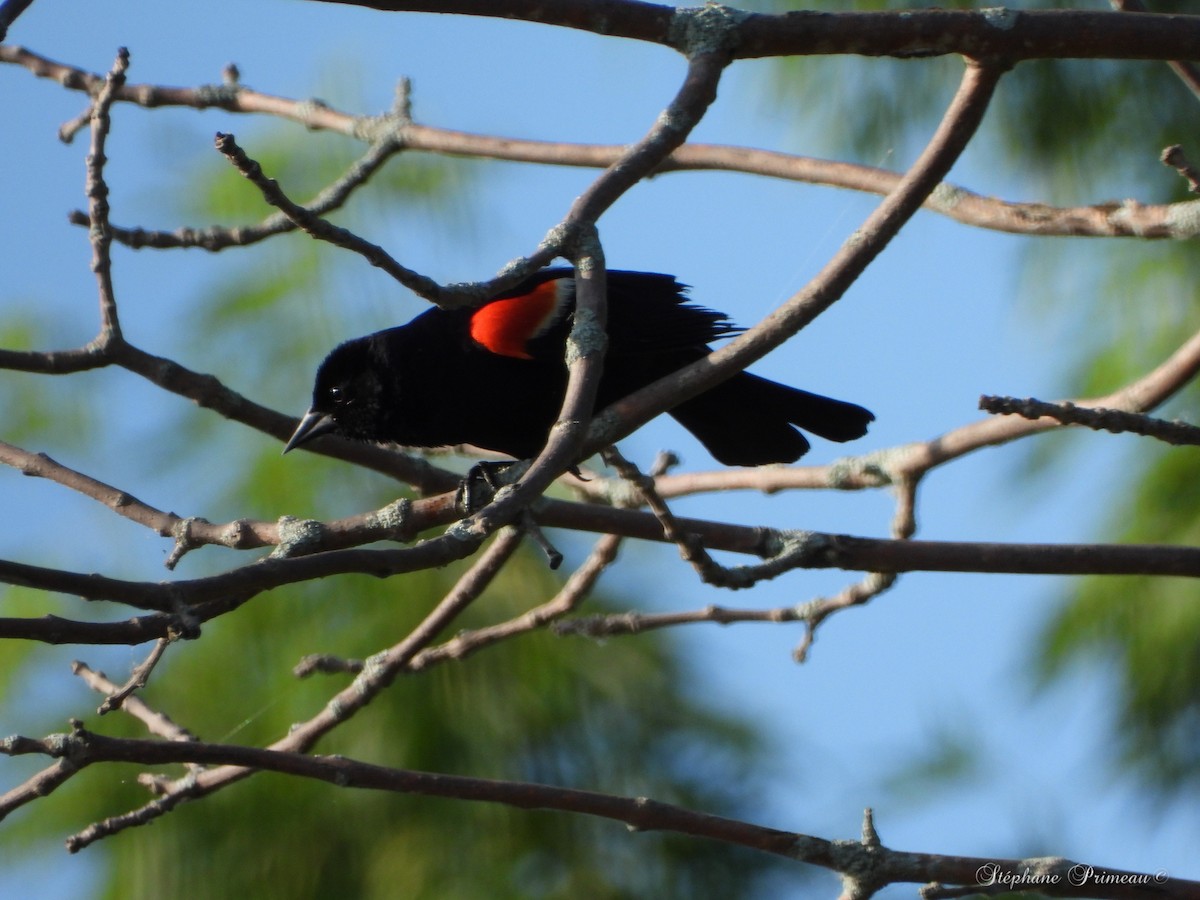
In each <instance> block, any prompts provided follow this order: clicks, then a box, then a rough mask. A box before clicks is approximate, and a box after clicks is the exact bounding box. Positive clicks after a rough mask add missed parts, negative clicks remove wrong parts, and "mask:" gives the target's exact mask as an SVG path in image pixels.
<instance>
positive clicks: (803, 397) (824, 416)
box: [671, 372, 875, 466]
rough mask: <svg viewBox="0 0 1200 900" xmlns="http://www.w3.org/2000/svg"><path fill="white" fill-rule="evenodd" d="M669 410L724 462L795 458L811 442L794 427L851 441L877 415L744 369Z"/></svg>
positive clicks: (760, 462)
mask: <svg viewBox="0 0 1200 900" xmlns="http://www.w3.org/2000/svg"><path fill="white" fill-rule="evenodd" d="M671 415H672V416H674V417H675V419H676V420H677V421H678V422H679V424H680V425H682V426H683V427H684V428H686V429H687V430H688V431H690V432H691V433H692V434H694V435H695V436H696V437H697V438H698V439H699V441H700V443H702V444H703V445H704V446H705V448H706V449H707V450H708V452H709V453H711V454H712V455H713V457H714V458H715V459H716V460H717V461H718V462H721V463H724V464H725V465H727V466H761V465H765V464H767V463H789V462H795V461H796V460H797V459H799V458H800V457H801V456H803V455H804V453H805V452H807V450H808V448H809V443H808V440H807V438H805V437H804V435H803V434H801V433H800V432H799V431H797V430H796V428H803V429H804V430H805V431H809V432H811V433H813V434H815V435H817V436H818V437H822V438H825V439H826V440H830V441H838V442H841V441H852V440H854V439H855V438H860V437H862V436H863V435H864V434H866V433H867V425H868V423H870V422H871V421H872V420H873V419H874V418H875V416H874V415H872V413H871V412H870V411H868V410H866V409H863V408H862V407H861V406H857V405H855V404H853V403H846V402H845V401H843V400H834V399H832V398H830V397H822V396H821V395H820V394H811V393H809V392H808V391H802V390H799V389H798V388H791V387H788V386H786V385H783V384H778V383H777V382H774V381H768V380H767V379H765V378H759V377H758V376H757V375H751V374H749V373H746V372H743V373H742V374H740V375H735V376H734V377H733V378H730V379H729V380H728V381H724V382H722V383H721V384H719V385H717V386H716V387H715V388H712V389H711V390H708V391H705V392H704V393H703V394H700V395H699V396H698V397H693V398H692V399H691V400H688V401H687V402H686V403H682V404H680V405H679V406H677V407H675V408H674V409H673V410H671ZM793 426H794V427H793Z"/></svg>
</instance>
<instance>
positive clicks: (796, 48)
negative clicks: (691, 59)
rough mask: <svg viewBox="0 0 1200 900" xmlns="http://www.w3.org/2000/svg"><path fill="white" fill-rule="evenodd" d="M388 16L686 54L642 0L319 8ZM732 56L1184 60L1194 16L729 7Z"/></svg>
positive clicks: (418, 0)
mask: <svg viewBox="0 0 1200 900" xmlns="http://www.w3.org/2000/svg"><path fill="white" fill-rule="evenodd" d="M321 2H333V3H344V4H347V5H352V6H365V7H369V8H371V9H378V10H386V11H392V12H438V13H458V14H461V15H469V16H492V17H501V18H505V19H521V20H523V21H527V22H538V23H541V24H545V25H558V26H561V27H565V28H578V29H582V30H585V31H591V32H593V33H595V34H598V35H604V36H607V37H621V38H629V39H632V40H639V41H648V42H651V43H656V44H661V45H663V46H667V47H672V48H675V49H678V50H680V51H684V50H685V49H686V47H687V39H686V36H687V34H688V32H689V28H688V25H689V24H690V23H691V22H692V21H693V20H694V19H695V17H696V15H697V13H698V11H697V10H695V9H688V8H681V9H678V10H677V9H673V8H671V7H666V6H659V5H657V4H651V3H644V2H640V0H602V2H597V3H587V4H580V3H577V2H575V0H549V2H543V0H516V2H508V3H504V4H502V5H497V4H495V3H491V2H487V0H321ZM720 9H721V10H723V11H726V12H727V16H726V17H727V18H730V19H732V20H733V21H734V22H735V23H736V24H735V31H734V36H735V39H736V43H735V58H737V59H753V58H759V57H765V56H809V55H822V56H828V55H835V54H848V53H849V54H856V55H861V56H896V57H900V58H902V59H907V58H912V57H926V56H944V55H951V54H952V55H957V56H968V57H973V58H976V59H981V58H1003V59H1008V60H1010V61H1012V62H1017V61H1019V60H1023V59H1052V58H1055V59H1163V58H1169V59H1190V58H1191V57H1193V56H1194V55H1195V51H1196V47H1197V46H1198V45H1200V17H1197V16H1182V15H1147V14H1140V13H1129V14H1125V15H1122V16H1120V18H1118V17H1117V15H1116V14H1115V13H1109V12H1090V11H1080V10H1028V11H1019V10H1015V9H1005V8H994V9H984V10H978V11H959V10H941V9H913V10H903V11H902V12H901V11H896V12H892V11H888V12H835V13H823V12H821V13H819V12H810V11H795V12H787V13H780V14H778V15H768V14H765V13H743V12H740V11H737V10H734V9H731V8H728V7H720Z"/></svg>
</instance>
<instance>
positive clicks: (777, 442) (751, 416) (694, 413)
mask: <svg viewBox="0 0 1200 900" xmlns="http://www.w3.org/2000/svg"><path fill="white" fill-rule="evenodd" d="M685 290H686V288H685V286H684V285H681V284H679V283H678V282H677V281H676V280H675V278H674V277H673V276H671V275H656V274H653V273H649V272H622V271H609V272H608V325H607V331H608V338H609V342H608V351H607V354H606V356H605V358H604V373H603V375H602V377H601V380H600V386H599V394H598V396H597V398H596V409H597V410H600V409H603V408H604V407H605V406H607V405H608V404H610V403H613V402H614V401H616V400H620V399H621V398H622V397H625V396H627V395H629V394H631V393H633V392H634V391H635V390H637V389H638V388H640V387H643V386H644V385H647V384H649V383H650V382H652V381H655V380H657V379H659V378H661V377H663V376H664V375H668V374H670V373H671V372H674V371H675V370H676V369H679V368H682V367H683V366H686V365H687V364H689V363H692V362H695V361H696V360H698V359H701V358H702V357H703V356H704V355H705V354H707V353H708V352H709V348H708V344H709V342H710V341H714V340H716V339H718V338H722V337H728V336H730V335H735V334H738V333H740V332H741V330H742V329H740V328H738V327H737V326H735V325H734V324H733V323H732V322H730V321H729V319H728V318H727V317H726V316H725V314H724V313H719V312H715V311H713V310H710V309H705V308H703V307H700V306H695V305H693V304H691V303H689V302H688V300H687V298H686V297H685V296H684V292H685ZM574 308H575V279H574V272H573V270H571V269H565V268H557V269H546V270H543V271H541V272H539V273H537V274H536V275H534V276H533V277H531V278H528V279H526V280H525V281H524V282H522V283H521V284H520V285H518V286H517V287H515V288H513V289H512V290H509V291H506V292H504V293H502V294H499V295H497V296H496V297H495V298H493V299H492V300H489V301H488V302H487V303H486V304H484V305H483V306H480V307H477V308H475V309H454V310H444V309H440V308H436V307H435V308H433V309H430V310H428V311H427V312H424V313H422V314H421V315H419V316H417V317H416V318H415V319H413V320H412V321H411V322H409V323H408V324H407V325H401V326H399V327H397V328H389V329H387V330H385V331H377V332H375V333H374V334H370V335H367V336H366V337H361V338H357V339H355V340H352V341H347V342H346V343H344V344H341V345H340V346H338V347H337V348H335V349H334V350H333V352H332V353H330V354H329V356H328V357H326V359H325V361H324V362H323V363H321V367H320V368H319V369H318V370H317V379H316V384H315V386H314V388H313V400H312V406H311V407H310V408H309V410H308V412H307V413H306V414H305V415H304V418H303V419H302V420H301V422H300V425H299V427H298V428H297V429H296V432H295V434H293V435H292V437H291V440H289V441H288V443H287V446H286V447H285V448H284V452H285V453H286V452H287V451H288V450H291V449H293V448H294V447H298V446H300V445H301V444H304V443H307V442H308V441H310V440H312V439H313V438H315V437H317V436H318V435H322V434H328V433H334V434H340V435H342V436H343V437H347V438H355V439H358V440H364V441H391V442H394V443H397V444H401V445H404V446H409V447H443V446H448V445H452V444H473V445H475V446H477V447H482V448H484V449H487V450H495V451H499V452H501V453H507V454H508V455H510V456H513V457H516V458H517V459H529V458H531V457H534V456H536V455H537V454H538V452H539V451H540V450H541V449H542V446H543V445H544V444H545V442H546V436H547V434H548V432H549V430H550V427H551V426H552V425H553V424H554V420H555V418H556V417H557V415H558V412H559V409H560V407H561V406H562V399H563V392H564V390H565V386H566V381H567V369H566V364H565V362H564V360H563V355H564V345H565V341H566V337H567V333H568V332H569V330H570V327H571V314H572V312H573V310H574ZM670 415H672V416H673V417H674V418H675V419H676V420H677V421H678V422H679V423H680V424H681V425H683V427H684V428H686V429H687V430H688V431H690V432H691V433H692V434H694V435H695V436H696V437H697V438H698V439H699V440H700V443H702V444H703V445H704V446H705V447H706V448H707V449H708V451H709V453H711V454H712V455H713V456H714V457H715V458H716V459H717V460H718V461H720V462H722V463H725V464H726V465H738V466H759V465H764V464H766V463H786V462H794V461H795V460H796V459H798V458H799V457H800V456H801V455H802V454H803V453H805V452H806V451H807V450H808V448H809V443H808V440H807V439H806V438H805V437H804V435H803V434H801V433H800V432H799V431H797V430H796V429H797V427H798V428H803V429H805V430H806V431H810V432H812V433H813V434H815V435H818V436H820V437H823V438H826V439H827V440H831V441H849V440H853V439H854V438H858V437H862V436H863V435H864V434H866V431H867V423H868V422H870V421H871V420H872V419H874V418H875V417H874V416H873V415H872V414H871V413H870V412H869V411H868V410H865V409H863V408H862V407H861V406H856V405H854V404H853V403H846V402H843V401H841V400H833V399H831V398H829V397H822V396H820V395H819V394H810V393H808V392H807V391H801V390H798V389H796V388H790V387H787V386H785V385H782V384H778V383H776V382H774V381H768V380H767V379H765V378H759V377H758V376H756V375H750V374H749V373H745V372H743V373H740V374H738V375H734V376H733V377H732V378H730V379H728V380H726V381H724V382H722V383H721V384H718V385H717V386H716V387H713V388H710V389H709V390H707V391H705V392H704V393H702V394H699V395H698V396H696V397H693V398H692V399H690V400H687V401H685V402H683V403H681V404H679V405H678V406H676V407H675V408H674V409H672V410H670ZM793 426H795V427H793Z"/></svg>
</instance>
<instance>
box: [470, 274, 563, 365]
mask: <svg viewBox="0 0 1200 900" xmlns="http://www.w3.org/2000/svg"><path fill="white" fill-rule="evenodd" d="M558 305H559V296H558V279H557V278H554V279H551V280H549V281H544V282H542V283H541V284H539V285H538V286H537V287H535V288H534V289H533V290H531V291H530V292H529V293H527V294H521V295H520V296H519V297H505V298H503V299H502V300H493V301H492V302H491V303H489V304H487V305H486V306H481V307H479V309H478V310H476V311H475V313H474V315H472V316H471V339H472V340H474V341H475V342H476V343H477V344H479V345H480V346H482V347H483V348H484V349H486V350H490V351H491V352H492V353H495V354H498V355H499V356H512V357H515V358H516V359H533V357H532V356H531V355H530V354H529V350H528V349H527V347H526V345H527V344H528V342H529V341H531V340H532V339H533V338H535V337H537V336H538V335H539V334H541V333H542V332H543V331H545V330H546V328H548V327H549V326H550V325H551V323H553V322H554V319H555V313H557V312H558Z"/></svg>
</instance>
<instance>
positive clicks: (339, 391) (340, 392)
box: [328, 384, 353, 408]
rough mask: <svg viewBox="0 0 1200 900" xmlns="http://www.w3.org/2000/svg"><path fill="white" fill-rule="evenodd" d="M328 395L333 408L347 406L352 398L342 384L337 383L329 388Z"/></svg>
mask: <svg viewBox="0 0 1200 900" xmlns="http://www.w3.org/2000/svg"><path fill="white" fill-rule="evenodd" d="M328 396H329V403H330V405H332V406H333V407H335V408H341V407H345V406H349V405H350V402H351V400H353V398H352V397H351V396H350V392H349V391H348V390H346V388H345V387H344V386H342V385H337V384H335V385H334V386H333V387H331V388H329V391H328Z"/></svg>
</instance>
